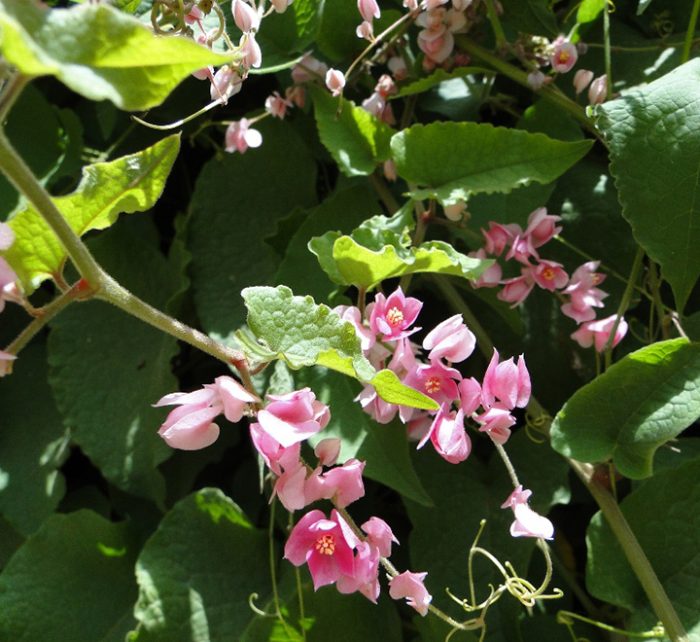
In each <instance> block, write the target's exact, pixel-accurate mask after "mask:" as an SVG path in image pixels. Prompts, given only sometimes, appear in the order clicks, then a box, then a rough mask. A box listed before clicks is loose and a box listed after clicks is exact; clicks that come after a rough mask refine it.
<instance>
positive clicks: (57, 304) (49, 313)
mask: <svg viewBox="0 0 700 642" xmlns="http://www.w3.org/2000/svg"><path fill="white" fill-rule="evenodd" d="M78 298H79V290H78V288H77V286H75V285H74V286H73V287H72V288H71V289H70V290H68V291H66V292H63V293H61V294H60V295H59V296H57V297H56V298H55V299H54V300H53V301H51V303H49V304H48V305H45V306H44V307H43V308H38V309H36V310H34V314H35V315H37V316H36V318H35V319H33V320H32V321H31V322H30V323H29V325H27V327H26V328H24V330H22V332H20V333H19V334H18V335H17V337H16V338H15V339H14V340H13V341H12V343H10V344H9V345H8V346H7V348H5V352H9V353H10V354H19V352H20V350H22V348H24V347H25V346H26V345H27V344H28V343H29V342H30V341H31V340H32V339H33V338H34V337H35V336H36V335H37V333H38V332H39V331H40V330H41V329H42V328H43V327H44V326H45V325H46V324H47V323H48V322H49V321H51V319H53V318H54V317H55V316H56V315H57V314H58V313H59V312H61V311H62V310H64V309H65V308H66V306H68V304H70V303H72V302H73V301H75V300H76V299H78Z"/></svg>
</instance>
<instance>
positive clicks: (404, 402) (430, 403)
mask: <svg viewBox="0 0 700 642" xmlns="http://www.w3.org/2000/svg"><path fill="white" fill-rule="evenodd" d="M371 384H372V385H373V386H374V389H375V390H376V391H377V394H378V395H379V396H380V397H381V398H382V399H383V400H384V401H386V402H387V403H394V404H397V405H400V406H408V407H410V408H420V409H422V410H438V409H439V408H440V404H438V403H437V401H435V400H433V399H431V398H430V397H426V396H425V395H424V394H423V393H422V392H418V390H414V389H413V388H410V387H409V386H406V385H404V384H403V383H401V381H400V380H399V378H398V377H397V376H396V373H395V372H394V371H393V370H380V371H379V372H378V373H377V374H376V375H375V376H374V377H373V378H372V381H371Z"/></svg>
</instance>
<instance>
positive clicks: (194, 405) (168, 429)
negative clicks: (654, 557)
mask: <svg viewBox="0 0 700 642" xmlns="http://www.w3.org/2000/svg"><path fill="white" fill-rule="evenodd" d="M154 406H155V407H156V408H158V407H161V406H178V407H177V408H175V409H174V410H172V411H171V412H170V414H169V415H168V416H167V417H166V419H165V421H164V422H163V425H162V426H161V427H160V428H159V429H158V434H159V435H160V436H161V437H162V438H163V439H164V440H165V442H166V443H167V444H168V446H170V447H172V448H178V449H180V450H199V449H200V448H206V447H207V446H210V445H211V444H213V443H214V442H215V441H216V440H217V438H218V437H219V426H217V425H216V424H215V423H213V420H214V418H215V417H216V416H217V415H219V414H220V413H221V411H222V410H223V404H222V403H221V401H220V400H219V397H218V395H217V392H216V389H215V388H214V387H208V388H202V389H201V390H195V391H194V392H190V393H183V392H175V393H172V394H169V395H165V397H162V398H161V399H160V400H159V401H158V402H157V403H155V404H154Z"/></svg>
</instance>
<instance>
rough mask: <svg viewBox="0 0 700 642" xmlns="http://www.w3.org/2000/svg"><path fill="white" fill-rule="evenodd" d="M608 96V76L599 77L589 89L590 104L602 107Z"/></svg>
mask: <svg viewBox="0 0 700 642" xmlns="http://www.w3.org/2000/svg"><path fill="white" fill-rule="evenodd" d="M607 96H608V77H607V75H606V74H603V75H602V76H598V78H596V79H595V80H594V81H593V82H592V83H591V86H590V87H589V88H588V104H589V105H600V103H603V102H605V99H606V98H607Z"/></svg>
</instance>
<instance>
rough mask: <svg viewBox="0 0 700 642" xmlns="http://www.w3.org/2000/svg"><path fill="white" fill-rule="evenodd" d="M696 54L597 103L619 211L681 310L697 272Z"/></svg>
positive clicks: (699, 98) (699, 153)
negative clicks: (645, 82)
mask: <svg viewBox="0 0 700 642" xmlns="http://www.w3.org/2000/svg"><path fill="white" fill-rule="evenodd" d="M699 80H700V60H692V61H690V62H688V63H686V64H685V65H682V66H681V67H679V68H677V69H675V70H674V71H672V72H671V73H669V74H666V75H665V76H663V77H662V78H659V79H658V80H656V81H654V82H652V83H650V84H649V85H646V86H642V87H639V88H636V89H632V90H630V91H629V92H628V93H626V94H625V95H624V96H622V97H621V98H619V99H618V100H614V101H612V102H609V103H606V104H604V105H602V106H601V107H600V108H599V109H598V111H597V114H598V119H597V124H598V127H599V128H600V129H601V131H602V132H603V134H604V135H605V138H606V140H607V141H608V145H609V148H610V157H611V161H612V162H611V166H610V168H611V172H612V174H613V176H614V177H615V181H616V183H617V188H618V191H619V194H620V202H621V203H622V215H623V216H624V217H625V218H626V219H627V221H628V222H629V224H630V225H631V226H632V232H633V233H634V237H635V239H636V240H637V242H638V243H639V244H640V245H641V246H642V247H643V248H644V249H645V250H646V252H647V254H649V256H650V257H651V258H652V259H654V260H655V261H656V262H657V263H659V264H660V265H661V268H662V275H663V277H664V278H665V279H666V280H667V281H668V282H669V283H670V284H671V287H672V288H673V293H674V295H675V298H676V303H677V305H678V308H679V309H681V310H682V309H683V308H684V307H685V304H686V302H687V300H688V297H689V296H690V292H691V290H692V289H693V286H694V285H695V282H696V281H697V278H698V276H699V275H700V252H698V251H697V247H698V245H700V204H699V203H700V199H698V193H699V191H700V178H698V177H699V176H700V128H698V126H697V125H698V123H700V89H698V87H699V86H700V85H699V83H698V81H699Z"/></svg>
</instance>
